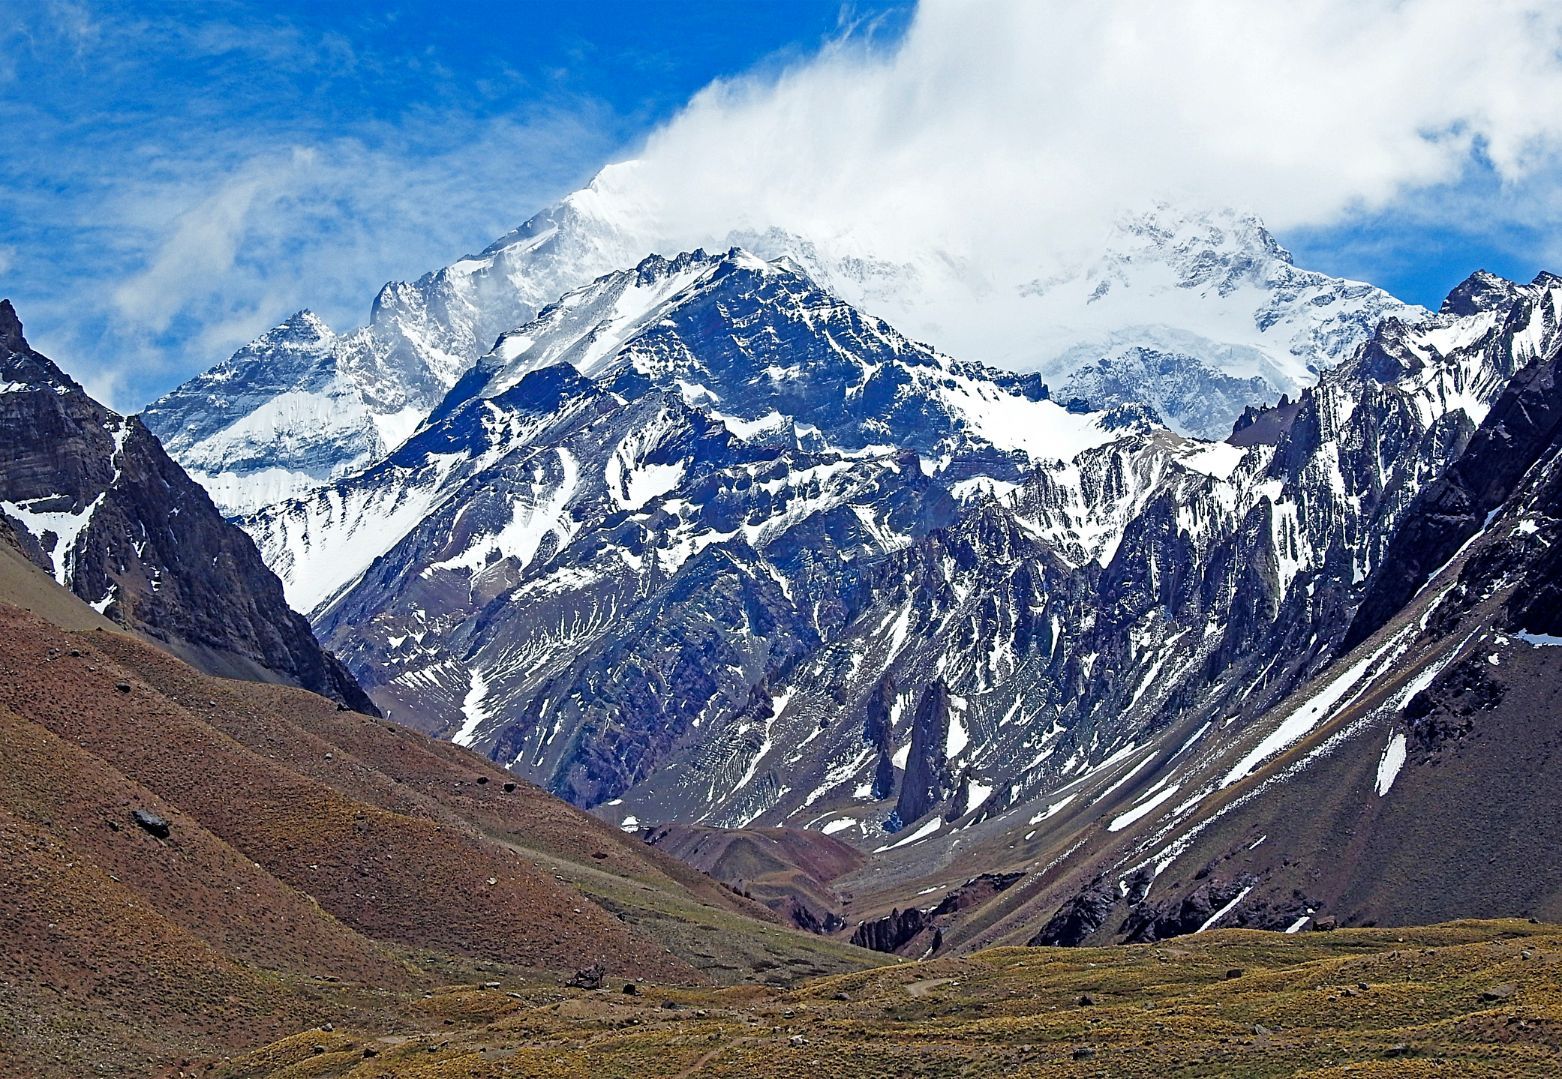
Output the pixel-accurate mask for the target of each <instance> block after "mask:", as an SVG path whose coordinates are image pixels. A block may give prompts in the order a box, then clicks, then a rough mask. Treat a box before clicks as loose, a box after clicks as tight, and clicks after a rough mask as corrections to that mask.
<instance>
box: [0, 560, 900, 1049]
mask: <svg viewBox="0 0 1562 1079" xmlns="http://www.w3.org/2000/svg"><path fill="white" fill-rule="evenodd" d="M10 600H16V601H20V602H21V603H24V604H26V607H27V608H28V609H23V608H22V607H20V606H15V605H12V604H11V603H9V602H7V601H10ZM66 627H69V628H66ZM136 810H144V811H148V812H151V813H155V814H157V815H158V816H160V817H162V818H164V820H165V821H166V822H167V823H168V826H169V834H168V835H167V836H166V837H163V838H159V837H157V836H155V835H154V834H152V833H151V832H150V831H148V830H147V829H144V828H142V827H140V826H139V825H138V824H137V823H136V822H135V820H134V818H133V816H132V814H133V813H134V812H135V811H136ZM0 907H3V909H0V940H3V941H4V944H3V945H0V1075H6V1076H10V1075H17V1076H22V1075H26V1076H34V1075H86V1074H105V1075H136V1074H165V1073H167V1074H172V1073H174V1072H176V1071H177V1070H179V1069H180V1068H181V1067H182V1066H188V1062H189V1061H191V1060H194V1059H199V1058H205V1059H217V1058H220V1057H221V1056H222V1055H226V1054H228V1053H231V1052H233V1051H235V1050H237V1049H239V1048H242V1047H243V1046H246V1045H253V1044H255V1043H257V1042H260V1041H265V1040H269V1039H272V1038H275V1037H278V1036H280V1035H283V1034H285V1033H287V1032H288V1031H289V1030H297V1029H300V1028H301V1027H305V1026H308V1025H310V1024H311V1023H319V1022H322V1021H324V1020H328V1019H334V1020H335V1021H336V1022H343V1021H345V1020H348V1019H352V1020H354V1021H357V1022H360V1023H378V1024H380V1025H381V1026H382V1027H383V1028H384V1029H393V1028H395V1027H397V1026H398V1025H401V1024H404V1023H406V1022H408V1021H409V1020H408V1019H407V1018H406V1016H407V1014H408V1005H409V1003H410V1002H411V1001H415V1000H417V999H420V997H419V994H420V993H421V991H422V989H423V988H424V987H425V986H427V985H429V984H432V983H433V982H437V981H438V980H440V979H448V978H450V977H452V976H454V977H506V978H516V977H525V978H527V979H531V980H532V981H538V980H540V981H542V982H545V983H549V984H557V983H558V982H560V981H561V980H562V977H561V976H562V975H568V974H570V973H572V972H573V971H575V970H577V969H579V968H581V967H585V966H588V965H591V964H593V963H600V964H602V965H603V966H604V967H605V968H606V969H607V971H608V972H609V975H610V976H611V977H616V978H620V979H622V978H632V979H635V980H640V981H647V982H651V983H668V984H685V985H692V984H699V983H701V982H705V981H708V980H713V979H714V980H738V979H741V978H744V977H751V976H753V974H754V971H755V969H756V968H762V969H764V970H767V971H768V972H769V973H770V976H772V977H786V978H792V977H796V976H798V975H799V974H804V973H817V972H832V971H840V970H846V969H857V968H860V967H861V966H863V965H864V963H865V962H872V957H869V956H866V955H864V954H863V953H859V952H857V951H856V950H855V949H848V948H845V947H842V946H839V945H837V944H833V943H831V942H826V941H820V940H817V939H815V938H811V937H808V936H806V935H803V934H799V933H795V932H792V931H790V930H788V929H786V928H784V927H782V926H780V925H779V924H776V920H775V919H774V918H773V916H771V915H769V913H768V912H767V911H765V910H764V909H763V908H761V907H759V906H757V905H756V904H753V903H751V902H749V901H747V900H744V899H742V898H741V897H738V896H736V895H734V894H732V893H731V892H730V891H729V890H727V889H725V888H723V887H722V886H720V885H719V884H717V883H716V882H714V881H711V880H710V879H709V878H706V877H703V876H702V875H700V874H698V873H696V872H695V871H694V870H692V869H689V868H688V867H685V866H683V865H681V864H679V863H677V862H675V861H674V860H673V859H670V858H668V857H666V856H665V855H662V854H661V853H660V852H656V851H653V850H650V849H648V848H646V847H645V846H644V845H643V844H641V843H640V842H639V840H638V839H636V838H634V837H632V836H627V835H624V834H623V833H620V832H618V831H617V830H615V829H613V828H611V827H609V826H607V825H605V824H603V823H602V822H600V821H597V820H596V819H594V818H592V817H589V816H588V815H586V814H584V813H581V812H580V811H578V810H576V809H574V808H573V807H570V806H567V805H565V804H563V803H562V802H559V801H557V800H556V799H553V798H552V797H550V796H549V795H547V794H545V793H544V792H542V791H540V790H538V789H537V788H535V787H531V786H529V785H526V784H519V783H515V782H513V781H511V780H510V779H509V777H508V776H507V775H506V773H504V772H503V771H501V770H499V769H498V768H497V767H495V766H494V765H492V764H491V763H490V762H488V761H486V760H483V759H481V758H478V757H476V756H475V755H473V754H471V753H469V752H467V751H465V750H463V749H460V748H458V747H454V746H449V745H443V744H440V743H435V742H432V741H430V740H429V739H427V738H425V737H423V736H421V735H418V734H415V733H412V732H410V731H406V730H403V729H401V728H398V727H395V726H393V725H390V724H388V723H385V722H384V721H381V720H376V719H372V718H370V717H367V716H363V715H359V714H357V713H353V712H349V711H344V710H340V709H338V707H337V706H336V705H335V704H333V703H332V702H330V701H327V700H325V699H324V698H321V697H318V696H315V695H314V694H311V693H308V692H305V691H302V690H297V689H292V688H288V687H283V686H277V685H268V684H261V683H253V682H240V681H232V680H226V679H217V678H212V677H209V676H207V675H204V674H201V673H200V672H198V671H196V670H194V669H193V668H191V667H189V666H187V665H186V664H185V663H183V662H182V661H181V660H179V659H176V658H174V657H173V656H171V655H169V654H167V653H165V652H163V651H161V650H159V649H158V648H155V647H153V646H152V645H150V644H148V643H146V642H144V641H142V640H140V639H138V638H136V637H133V636H131V635H129V634H126V633H123V632H119V631H116V630H115V629H113V628H112V627H109V626H108V625H107V624H106V623H105V622H104V621H103V620H101V619H98V618H97V617H96V616H95V614H94V613H93V612H92V611H91V610H90V609H88V608H86V607H85V606H84V605H83V604H81V603H80V602H79V601H78V600H76V599H75V598H74V597H72V596H70V595H69V594H68V593H65V592H64V591H63V590H61V589H59V588H58V587H57V586H56V585H55V584H54V583H53V582H52V581H50V580H48V579H47V578H46V577H45V576H44V575H43V574H42V573H41V572H39V571H38V570H37V569H36V568H35V567H34V566H32V565H31V564H30V563H29V562H27V561H26V560H25V559H23V558H21V557H20V555H19V554H18V553H17V552H15V551H14V549H11V548H7V547H5V546H4V545H3V544H0ZM479 971H482V972H486V973H484V974H478V973H477V972H479ZM410 1021H412V1022H413V1025H414V1026H415V1025H416V1021H415V1020H410Z"/></svg>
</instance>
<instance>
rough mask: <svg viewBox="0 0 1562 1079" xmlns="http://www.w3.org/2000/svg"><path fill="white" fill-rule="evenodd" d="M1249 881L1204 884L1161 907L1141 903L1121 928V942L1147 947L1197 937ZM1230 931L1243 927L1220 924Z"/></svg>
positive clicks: (1232, 924)
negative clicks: (1184, 936) (1186, 937)
mask: <svg viewBox="0 0 1562 1079" xmlns="http://www.w3.org/2000/svg"><path fill="white" fill-rule="evenodd" d="M1252 883H1253V881H1251V880H1242V879H1238V880H1231V881H1215V880H1205V881H1203V882H1202V883H1201V884H1199V886H1198V887H1196V888H1194V889H1193V890H1192V891H1191V892H1189V893H1188V894H1187V895H1184V896H1182V897H1181V898H1178V899H1170V900H1166V901H1165V902H1162V903H1149V904H1145V903H1141V904H1140V905H1139V906H1138V907H1136V908H1134V910H1133V912H1132V913H1131V914H1129V916H1128V918H1127V919H1126V920H1125V921H1124V923H1123V926H1122V933H1123V935H1124V939H1125V940H1126V941H1127V942H1128V943H1130V944H1150V943H1153V942H1155V941H1157V940H1165V939H1167V938H1168V937H1180V936H1182V935H1184V934H1186V933H1196V932H1198V930H1199V929H1200V928H1202V927H1203V926H1204V925H1205V924H1206V923H1207V922H1209V920H1210V919H1211V918H1212V917H1214V916H1215V914H1216V912H1217V911H1220V910H1221V909H1222V908H1224V907H1225V906H1226V904H1227V903H1230V902H1231V901H1232V900H1233V899H1235V898H1236V897H1237V896H1239V895H1241V894H1242V892H1243V891H1244V889H1246V888H1247V887H1248V886H1249V885H1251V884H1252ZM1220 924H1221V925H1222V927H1224V928H1227V929H1230V928H1234V927H1236V926H1238V925H1242V924H1245V923H1242V922H1240V921H1238V920H1233V921H1232V922H1231V923H1230V924H1227V923H1225V922H1222V923H1220Z"/></svg>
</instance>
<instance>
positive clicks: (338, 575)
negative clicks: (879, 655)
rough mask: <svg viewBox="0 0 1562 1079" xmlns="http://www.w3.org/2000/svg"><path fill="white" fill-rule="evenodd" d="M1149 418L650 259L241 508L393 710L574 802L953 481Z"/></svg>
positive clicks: (641, 773) (846, 309)
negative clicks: (1054, 392) (435, 401)
mask: <svg viewBox="0 0 1562 1079" xmlns="http://www.w3.org/2000/svg"><path fill="white" fill-rule="evenodd" d="M782 410H785V411H784V412H783V411H782ZM1152 429H1153V424H1151V423H1150V422H1149V421H1148V420H1147V419H1146V418H1145V417H1144V416H1142V415H1139V414H1137V413H1134V412H1132V411H1130V410H1118V411H1115V412H1112V413H1076V412H1071V411H1069V410H1067V409H1065V408H1063V407H1061V406H1059V405H1057V404H1055V403H1053V402H1051V401H1049V400H1047V399H1045V396H1044V394H1043V393H1042V392H1041V389H1040V387H1039V385H1037V384H1035V383H1034V382H1033V381H1026V380H1022V379H1017V378H1015V377H1014V376H1009V375H1003V374H999V373H996V372H991V371H988V370H985V369H982V368H979V367H976V366H975V365H969V364H961V363H959V362H957V361H954V360H951V359H949V358H948V357H945V356H942V355H940V354H939V353H937V352H934V351H933V350H932V349H930V348H928V347H927V346H925V345H920V344H917V343H916V342H913V341H910V340H909V339H907V338H905V337H904V336H903V335H901V334H899V333H898V332H896V331H895V330H894V329H893V328H891V327H889V326H888V325H887V324H885V323H883V322H882V321H880V320H877V319H874V318H872V317H871V316H867V315H864V314H863V313H861V312H859V311H858V310H856V309H855V308H853V307H852V306H850V305H849V304H845V303H844V302H842V301H840V300H838V299H835V298H834V297H832V296H830V295H829V294H828V293H825V292H823V291H822V290H820V289H819V288H818V287H817V286H816V285H815V284H814V283H813V282H812V281H811V280H809V279H808V278H807V277H806V276H805V275H803V274H802V273H801V272H800V271H799V270H798V269H797V268H796V267H795V266H794V265H793V264H791V263H789V262H788V261H786V260H777V261H774V262H770V263H767V262H763V261H760V260H758V259H757V258H754V257H753V256H751V255H748V254H746V253H744V252H741V251H737V250H733V251H730V252H727V253H725V254H722V255H707V254H705V253H704V252H694V253H691V254H688V255H684V256H679V257H678V258H675V259H671V260H668V259H663V258H661V257H660V256H653V257H651V258H649V259H646V260H644V261H643V262H642V263H641V264H640V265H639V266H637V267H636V268H635V269H633V270H630V271H625V272H622V273H619V274H615V275H609V276H607V277H604V278H602V279H600V280H598V281H597V282H594V283H593V284H591V285H589V286H586V287H585V288H582V289H579V290H575V291H574V292H571V293H568V294H566V296H565V297H564V298H563V299H561V300H560V301H559V302H558V303H557V304H554V305H551V306H549V307H548V308H547V309H545V310H544V311H543V312H542V314H540V315H539V316H538V318H537V319H536V320H534V321H533V322H532V323H530V324H528V325H527V326H525V327H522V328H520V329H518V330H516V331H514V332H513V333H511V334H508V335H505V336H504V337H502V338H501V339H500V340H499V342H498V344H497V345H496V347H495V349H494V351H493V353H491V354H490V356H488V357H486V358H485V359H484V360H483V361H481V362H480V363H479V364H478V365H476V366H475V367H474V368H473V370H472V371H471V372H469V374H468V375H467V376H465V377H464V378H463V379H462V380H461V382H460V383H458V384H457V386H456V387H455V389H453V390H452V392H451V394H450V395H449V396H448V397H447V398H446V400H445V401H444V402H442V403H441V404H440V405H439V406H438V407H437V408H436V409H435V410H434V412H433V413H432V415H431V417H430V419H429V422H428V423H427V424H426V425H425V426H424V427H423V428H422V429H421V430H420V431H419V432H418V433H417V434H415V435H414V436H413V437H412V438H411V439H410V440H409V441H408V442H407V443H406V444H405V445H403V446H402V447H401V448H400V449H399V450H397V451H396V452H395V453H393V454H392V455H391V456H390V457H388V458H387V459H386V460H384V461H383V462H381V463H379V464H377V465H375V466H372V467H371V468H369V469H366V470H364V471H363V472H361V473H358V474H356V475H354V476H350V477H348V478H347V479H345V480H342V481H339V482H338V483H337V484H334V485H332V486H331V487H328V488H324V489H322V490H321V491H319V492H316V493H314V494H312V495H309V496H305V497H303V498H300V499H295V500H291V501H289V502H285V503H282V504H280V505H278V506H275V507H272V508H270V509H268V510H267V511H265V512H264V513H262V514H259V515H256V516H254V517H252V518H247V519H245V520H244V522H243V523H244V526H245V527H246V528H247V529H249V530H250V532H251V534H252V535H254V536H255V537H256V538H257V542H258V543H259V545H260V547H261V549H262V550H263V551H264V552H265V554H266V557H267V559H268V561H269V562H270V564H271V565H273V566H274V567H276V569H277V570H278V572H279V573H280V574H281V575H282V577H283V579H284V581H285V582H287V587H288V589H289V595H290V597H291V598H292V599H293V601H294V602H295V604H297V605H298V606H300V607H303V608H307V609H309V610H311V612H312V617H313V618H314V620H315V623H316V625H317V626H318V627H319V629H320V632H321V633H322V634H323V635H324V638H325V639H326V640H328V641H332V642H335V643H336V644H337V646H339V647H341V648H342V649H344V655H345V656H346V657H347V662H348V663H349V665H350V666H351V667H352V668H353V669H354V670H357V671H360V672H362V675H363V677H364V678H366V679H367V680H368V683H369V684H370V685H371V692H372V693H373V694H374V695H375V696H376V698H377V699H378V700H379V701H380V702H381V704H382V706H383V707H386V708H387V709H388V710H389V711H390V713H391V714H392V715H394V716H396V717H398V718H401V719H403V720H405V721H407V722H410V723H413V724H415V725H418V726H420V727H422V728H423V729H426V730H430V731H434V732H441V733H444V734H445V735H447V736H448V737H452V738H454V739H455V740H456V741H458V742H461V743H462V744H465V745H473V746H477V747H481V748H482V749H484V750H485V751H486V752H487V753H489V755H490V756H492V757H493V758H494V759H496V760H504V761H506V762H509V763H510V764H511V767H512V768H514V769H515V770H516V771H518V772H520V773H521V774H526V775H532V776H535V777H536V778H537V779H538V780H539V781H540V782H543V783H544V784H545V785H547V786H549V787H550V789H553V790H555V791H557V792H559V793H562V794H564V795H565V796H567V797H569V798H570V799H571V800H574V801H577V802H579V803H581V804H595V803H597V802H601V801H604V800H608V799H611V798H614V797H616V796H618V795H619V794H621V793H622V792H623V791H624V790H625V789H626V788H627V787H628V786H629V785H630V784H632V783H634V782H638V781H640V780H643V779H646V778H648V777H649V776H651V775H652V774H653V772H654V771H655V770H656V769H657V768H658V767H659V765H660V764H661V762H662V761H663V759H664V758H665V757H666V756H667V755H668V754H669V753H672V752H675V751H682V750H685V749H688V748H690V747H694V746H699V745H702V744H703V743H704V741H705V739H706V738H707V737H708V735H709V733H710V732H713V731H714V732H723V731H724V730H725V729H726V728H727V726H728V723H729V720H730V719H731V718H732V717H733V716H735V715H739V714H751V713H753V712H754V711H755V710H756V709H758V708H763V707H764V706H765V705H766V703H767V702H768V700H769V692H770V691H769V689H767V687H774V686H776V685H777V684H778V683H779V681H780V680H781V679H783V678H785V677H786V676H787V675H788V674H789V672H790V671H791V669H792V668H793V667H794V666H795V665H796V663H797V662H798V661H799V660H800V659H802V658H804V657H805V656H807V655H808V654H810V653H811V652H812V651H813V650H814V649H816V648H817V647H819V645H820V644H821V643H822V642H823V641H824V640H825V639H827V638H828V636H829V635H831V634H833V633H834V632H835V631H836V629H837V627H838V626H839V625H840V624H841V622H842V620H843V619H845V618H846V617H847V616H848V615H849V613H850V612H849V608H850V604H851V602H852V601H853V600H852V595H853V590H854V589H855V588H856V587H857V582H858V579H859V577H860V576H861V575H862V573H863V572H864V569H865V567H867V566H869V565H871V564H872V562H873V561H874V560H876V559H879V558H882V557H884V556H885V555H886V554H887V553H889V552H892V551H895V550H898V549H900V548H902V547H904V546H906V545H907V544H910V543H913V542H915V541H916V540H917V539H919V538H920V537H923V536H926V535H927V534H929V532H930V531H931V530H933V529H935V528H938V527H941V526H943V525H947V524H950V523H952V522H953V521H955V520H956V518H957V516H958V513H959V500H960V499H961V498H962V497H966V496H968V495H970V494H972V493H974V492H979V491H980V490H982V489H984V488H985V487H987V486H990V485H1010V484H1012V483H1013V482H1015V481H1016V480H1017V479H1018V477H1020V476H1021V475H1023V474H1024V473H1025V472H1026V471H1027V470H1028V469H1029V468H1030V467H1031V465H1032V462H1033V461H1034V460H1036V459H1062V458H1067V457H1069V456H1072V455H1074V454H1076V453H1078V452H1079V451H1080V450H1081V449H1082V448H1084V447H1089V446H1101V445H1107V444H1111V443H1116V442H1118V441H1121V440H1122V439H1125V438H1129V437H1132V436H1134V435H1135V433H1139V432H1146V431H1150V430H1152ZM722 737H726V734H723V735H722ZM711 751H712V752H714V751H715V750H714V749H712V750H711ZM739 771H740V772H741V769H739ZM733 778H736V776H734V777H733ZM715 793H716V792H714V791H712V792H710V794H711V796H714V795H715Z"/></svg>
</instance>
